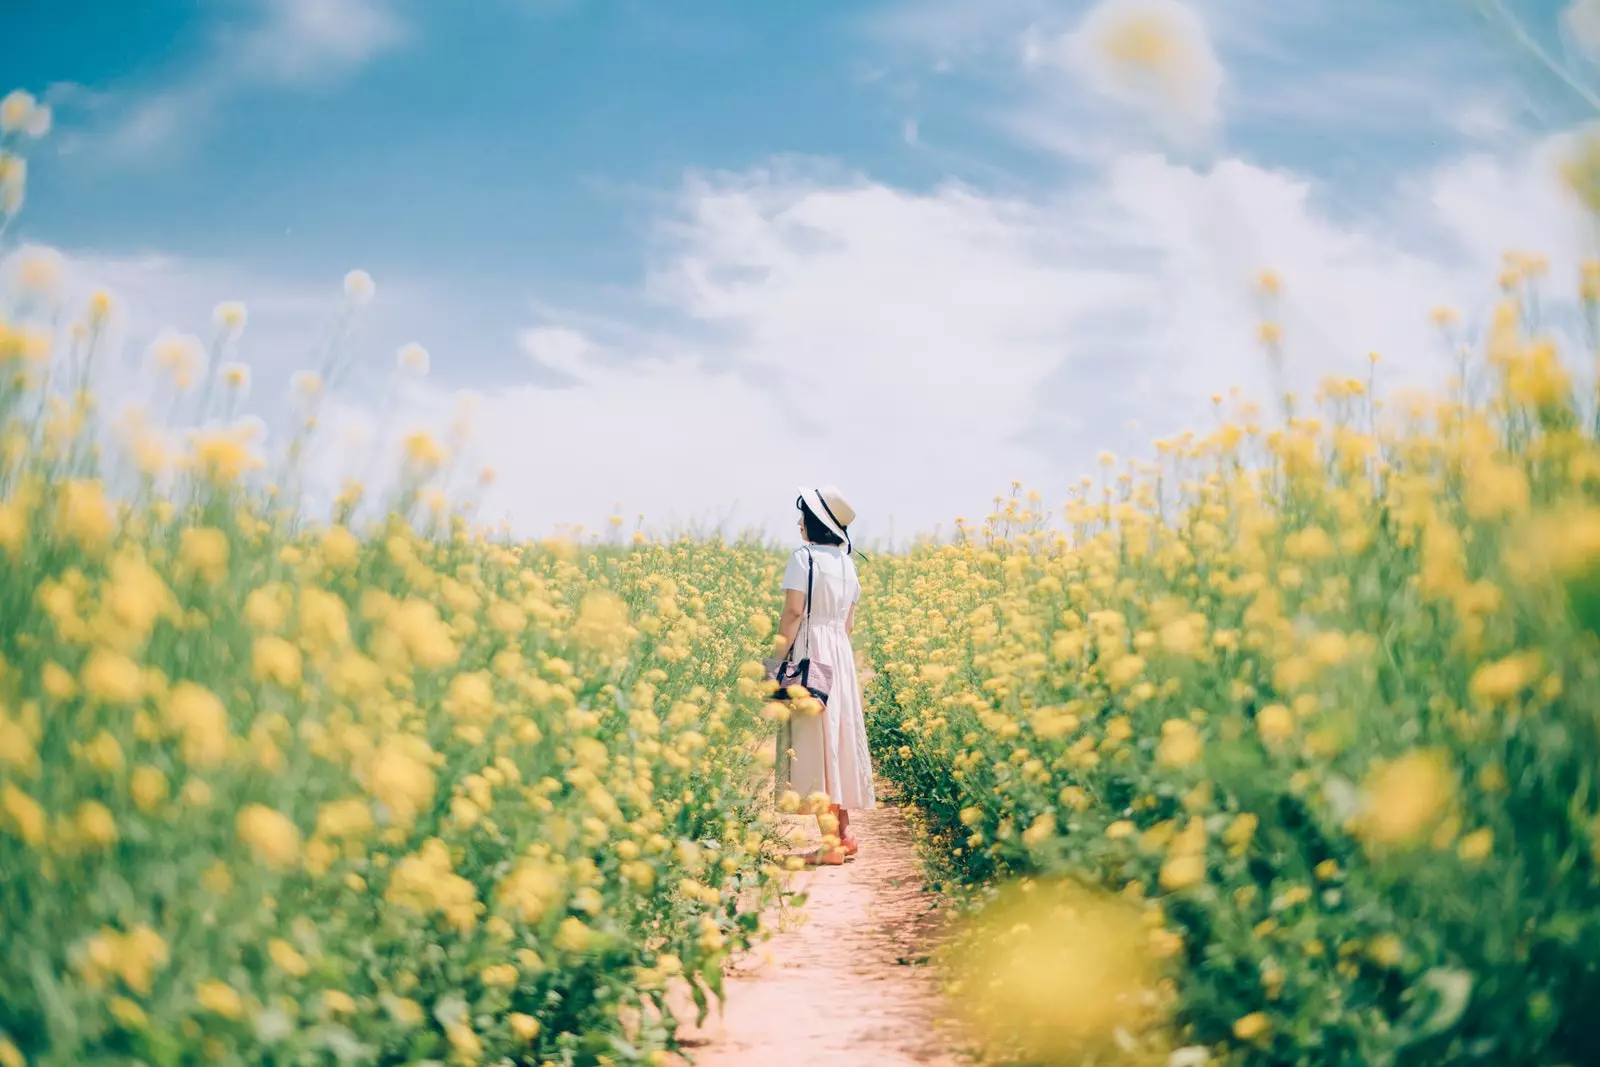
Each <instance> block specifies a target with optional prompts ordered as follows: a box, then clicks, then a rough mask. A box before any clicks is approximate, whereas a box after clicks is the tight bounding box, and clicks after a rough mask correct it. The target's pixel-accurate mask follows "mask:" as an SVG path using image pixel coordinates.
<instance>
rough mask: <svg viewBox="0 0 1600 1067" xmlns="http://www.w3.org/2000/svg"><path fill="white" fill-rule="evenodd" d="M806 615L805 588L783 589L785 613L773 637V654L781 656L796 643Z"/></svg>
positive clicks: (779, 620)
mask: <svg viewBox="0 0 1600 1067" xmlns="http://www.w3.org/2000/svg"><path fill="white" fill-rule="evenodd" d="M805 617H806V592H805V590H804V589H785V590H784V591H783V615H782V617H781V618H779V619H778V632H777V634H776V635H774V636H773V638H772V654H773V655H775V656H781V655H783V654H784V653H785V652H787V651H789V646H790V645H792V644H794V639H795V635H797V634H798V633H799V632H800V623H801V622H803V621H804V620H805Z"/></svg>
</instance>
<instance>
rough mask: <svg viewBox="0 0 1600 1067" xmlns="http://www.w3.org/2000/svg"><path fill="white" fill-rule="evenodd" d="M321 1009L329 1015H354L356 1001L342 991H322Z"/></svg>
mask: <svg viewBox="0 0 1600 1067" xmlns="http://www.w3.org/2000/svg"><path fill="white" fill-rule="evenodd" d="M322 1007H323V1009H324V1010H326V1011H327V1012H328V1013H329V1014H330V1015H354V1014H355V1013H356V1000H355V998H354V997H352V996H351V995H350V994H349V993H346V992H345V991H344V990H342V989H324V990H323V991H322Z"/></svg>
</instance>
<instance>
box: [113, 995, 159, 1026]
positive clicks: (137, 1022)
mask: <svg viewBox="0 0 1600 1067" xmlns="http://www.w3.org/2000/svg"><path fill="white" fill-rule="evenodd" d="M106 1007H107V1008H108V1009H110V1011H111V1017H112V1018H114V1019H116V1020H117V1022H119V1023H121V1024H122V1026H123V1027H124V1028H125V1029H128V1030H143V1029H144V1028H145V1027H146V1026H147V1025H148V1024H149V1022H150V1020H149V1017H148V1016H146V1015H145V1011H144V1009H143V1008H141V1007H140V1006H139V1005H138V1004H137V1003H135V1002H134V1001H132V1000H129V999H128V998H127V997H112V998H111V999H110V1000H108V1001H107V1002H106Z"/></svg>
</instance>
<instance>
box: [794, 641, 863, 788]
mask: <svg viewBox="0 0 1600 1067" xmlns="http://www.w3.org/2000/svg"><path fill="white" fill-rule="evenodd" d="M809 631H810V632H809V634H808V638H809V641H808V643H809V646H810V647H809V649H808V652H809V654H810V656H811V658H812V659H813V660H815V661H818V662H821V663H825V664H827V665H828V666H829V667H832V668H833V690H832V692H830V693H829V694H828V703H827V705H826V706H825V707H824V708H823V710H822V712H821V713H820V714H816V715H806V714H803V713H801V712H798V711H796V712H795V713H794V714H793V715H791V716H790V717H789V719H788V721H787V722H785V723H783V724H782V726H781V727H780V728H779V730H778V752H777V762H776V771H777V773H776V779H777V795H778V796H779V797H780V798H781V797H782V796H783V794H784V793H785V792H788V791H791V790H792V791H793V792H796V793H798V794H800V796H801V798H802V799H804V798H806V797H809V796H811V795H813V794H816V793H825V794H827V797H828V799H829V800H830V801H831V802H832V803H834V804H837V805H838V806H839V807H841V808H844V809H846V810H847V811H862V810H869V809H871V808H873V807H875V806H876V803H877V798H876V795H875V794H874V792H873V788H872V756H871V753H870V752H869V751H868V749H867V723H866V717H865V714H864V709H863V707H862V700H861V683H860V680H859V679H858V678H857V677H856V657H855V652H854V650H853V649H852V648H851V647H850V635H849V634H848V633H846V632H845V628H844V626H843V624H842V623H822V622H820V621H817V620H813V621H812V623H811V624H810V626H809Z"/></svg>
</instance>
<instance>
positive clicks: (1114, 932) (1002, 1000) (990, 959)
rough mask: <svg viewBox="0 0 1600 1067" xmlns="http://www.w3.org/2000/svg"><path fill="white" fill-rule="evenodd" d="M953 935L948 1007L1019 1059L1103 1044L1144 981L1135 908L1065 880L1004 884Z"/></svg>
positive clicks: (1150, 974) (1129, 1016)
mask: <svg viewBox="0 0 1600 1067" xmlns="http://www.w3.org/2000/svg"><path fill="white" fill-rule="evenodd" d="M962 933H963V936H962V937H961V938H960V939H959V941H958V942H957V943H956V945H955V948H956V954H955V955H954V956H953V961H954V963H955V967H956V977H957V978H958V980H959V981H960V982H961V984H962V987H963V992H962V995H961V997H960V998H959V999H958V1000H957V1002H956V1005H957V1007H958V1009H959V1010H960V1011H961V1012H962V1013H963V1014H964V1015H965V1016H966V1018H967V1021H968V1022H969V1024H971V1025H972V1026H973V1027H974V1028H975V1029H976V1031H977V1032H978V1033H979V1034H980V1035H986V1036H991V1037H993V1038H994V1039H996V1040H1000V1041H1004V1042H1005V1043H1006V1045H1007V1046H1008V1047H1014V1048H1017V1050H1018V1051H1019V1052H1021V1053H1023V1054H1024V1055H1025V1056H1026V1058H1027V1059H1029V1060H1041V1061H1048V1062H1056V1061H1060V1062H1076V1061H1077V1060H1078V1059H1079V1058H1082V1057H1085V1055H1086V1054H1092V1053H1093V1052H1094V1051H1095V1050H1097V1049H1098V1050H1101V1051H1102V1052H1110V1051H1111V1050H1113V1049H1114V1048H1115V1042H1116V1039H1117V1033H1118V1031H1119V1030H1122V1029H1124V1028H1127V1029H1131V1028H1132V1026H1133V1023H1134V1019H1135V1018H1136V1016H1137V1014H1138V1012H1139V1011H1140V1010H1141V1009H1140V1007H1139V1001H1140V998H1141V996H1142V995H1144V994H1146V993H1147V992H1148V991H1150V990H1151V989H1152V988H1153V986H1154V982H1155V971H1154V967H1153V964H1152V961H1151V957H1150V955H1149V944H1150V942H1149V937H1148V934H1147V933H1146V931H1145V928H1144V922H1143V920H1142V917H1141V915H1140V912H1139V910H1138V908H1137V907H1136V906H1134V905H1131V904H1128V903H1126V902H1124V901H1121V900H1119V899H1117V898H1114V897H1109V896H1105V895H1103V894H1099V893H1094V892H1090V891H1088V890H1085V889H1082V888H1078V887H1075V886H1072V885H1069V884H1060V883H1033V884H1032V885H1031V887H1030V888H1029V889H1028V891H1027V892H1023V891H1021V889H1020V888H1018V887H1015V886H1013V887H1008V888H1007V889H1005V890H1003V891H1002V892H1001V893H1000V895H999V896H998V897H997V898H996V899H995V900H994V901H993V902H992V903H990V904H988V905H986V906H985V907H984V908H983V909H982V911H980V912H979V913H978V914H977V915H976V916H975V917H974V918H973V919H972V920H971V922H970V924H969V925H968V926H967V928H966V929H965V930H964V931H963V932H962ZM1062 960H1071V961H1072V963H1073V965H1072V966H1071V967H1063V966H1061V961H1062Z"/></svg>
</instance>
